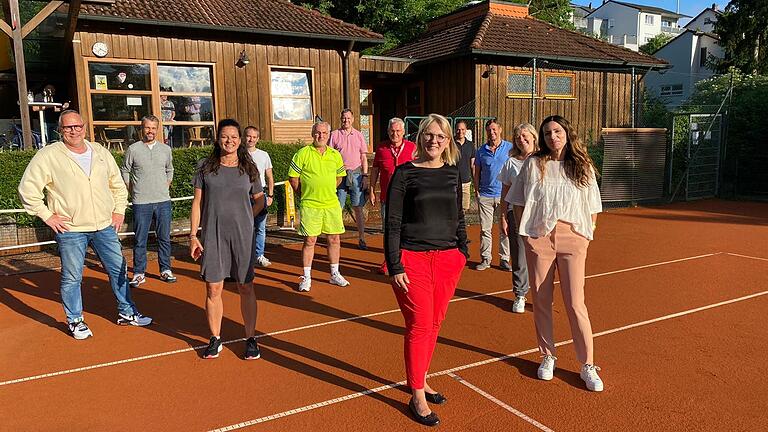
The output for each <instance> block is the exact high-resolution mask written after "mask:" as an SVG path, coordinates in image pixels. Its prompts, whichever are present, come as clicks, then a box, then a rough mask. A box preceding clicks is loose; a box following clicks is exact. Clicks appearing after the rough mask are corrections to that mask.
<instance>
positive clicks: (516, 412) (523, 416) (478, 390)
mask: <svg viewBox="0 0 768 432" xmlns="http://www.w3.org/2000/svg"><path fill="white" fill-rule="evenodd" d="M448 376H449V377H451V378H453V379H455V380H456V381H458V382H460V383H462V384H464V385H465V386H467V387H469V388H470V389H472V390H474V391H475V392H476V393H477V394H479V395H480V396H482V397H484V398H486V399H488V400H489V401H491V402H493V403H495V404H496V405H498V406H500V407H502V408H504V409H505V410H507V411H509V412H511V413H512V414H514V415H516V416H518V417H520V418H521V419H523V420H525V421H527V422H528V423H530V424H532V425H534V426H536V427H537V428H538V429H539V430H543V431H545V432H555V431H553V430H552V429H550V428H548V427H546V426H544V425H543V424H541V422H538V421H536V419H533V418H531V417H529V416H528V415H526V414H525V413H523V412H522V411H519V410H517V409H515V408H513V407H511V406H509V405H507V404H506V403H504V402H503V401H501V400H499V399H497V398H495V397H494V396H493V395H491V394H489V393H487V392H485V391H484V390H483V389H481V388H479V387H477V386H475V385H474V384H472V383H471V382H469V381H466V380H465V379H464V378H462V377H460V376H458V375H456V374H455V373H449V374H448Z"/></svg>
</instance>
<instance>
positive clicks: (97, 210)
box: [19, 110, 152, 339]
mask: <svg viewBox="0 0 768 432" xmlns="http://www.w3.org/2000/svg"><path fill="white" fill-rule="evenodd" d="M59 130H60V132H61V136H62V141H57V142H55V143H53V144H51V145H49V146H46V147H44V148H42V149H41V150H39V151H38V152H37V154H35V156H34V157H33V158H32V160H31V161H30V163H29V165H28V166H27V169H26V170H25V171H24V176H23V177H22V178H21V183H20V184H19V196H20V197H21V202H22V203H23V204H24V209H25V210H26V211H27V213H29V214H31V215H34V216H37V217H39V218H40V219H42V220H43V221H45V223H46V225H48V226H49V227H51V229H52V230H53V232H54V233H55V237H56V243H58V245H59V255H60V258H61V301H62V303H63V305H64V312H65V313H66V315H67V324H68V326H69V331H70V332H71V333H72V336H73V337H74V338H75V339H86V338H88V337H90V336H93V332H92V331H91V329H90V328H88V325H87V324H86V323H85V321H84V319H83V300H82V295H81V282H82V280H83V265H84V264H85V250H86V248H87V247H88V245H89V244H90V245H91V247H92V248H93V250H94V251H95V252H96V254H97V255H98V256H99V259H100V260H101V263H102V265H103V266H104V269H105V270H106V272H107V274H108V275H109V283H110V285H111V286H112V291H113V292H114V293H115V297H116V298H117V311H118V318H117V323H118V324H120V325H133V326H146V325H149V324H151V323H152V319H151V318H149V317H146V316H144V315H142V314H140V313H139V311H138V310H137V309H136V305H135V304H134V303H133V300H131V292H130V287H129V286H128V272H127V266H126V262H125V258H123V254H122V251H121V249H120V240H119V239H118V237H117V230H118V229H119V228H120V225H122V224H123V218H124V217H125V216H124V215H125V207H126V206H127V205H128V190H127V189H126V187H125V183H123V179H122V177H121V175H120V170H119V168H118V167H117V164H116V163H115V159H114V158H113V157H112V154H110V153H109V151H108V150H107V149H105V148H104V147H102V146H101V145H99V144H98V143H91V142H88V141H86V140H85V122H84V121H83V118H82V117H81V116H80V114H79V113H78V112H77V111H74V110H67V111H64V112H62V113H61V116H60V117H59ZM44 191H45V192H46V193H47V194H44Z"/></svg>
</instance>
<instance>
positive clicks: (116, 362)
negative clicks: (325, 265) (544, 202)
mask: <svg viewBox="0 0 768 432" xmlns="http://www.w3.org/2000/svg"><path fill="white" fill-rule="evenodd" d="M721 254H723V252H715V253H708V254H703V255H695V256H690V257H686V258H678V259H674V260H668V261H661V262H657V263H651V264H645V265H642V266H635V267H629V268H626V269H619V270H613V271H609V272H604V273H597V274H594V275H588V276H586V279H592V278H596V277H601V276H608V275H612V274H617V273H624V272H629V271H634V270H641V269H646V268H651V267H659V266H663V265H668V264H675V263H679V262H684V261H691V260H695V259H701V258H708V257H712V256H716V255H721ZM556 283H559V282H556ZM512 291H513V290H512V289H506V290H501V291H495V292H490V293H483V294H475V295H471V296H468V297H457V298H453V299H451V300H450V301H449V303H456V302H460V301H465V300H473V299H476V298H480V297H491V296H495V295H498V294H505V293H509V292H512ZM395 312H400V309H390V310H386V311H380V312H373V313H369V314H365V315H355V316H351V317H348V318H340V319H336V320H331V321H323V322H319V323H315V324H307V325H304V326H299V327H293V328H288V329H283V330H276V331H272V332H269V333H262V334H259V335H256V338H257V339H260V338H264V337H270V336H277V335H281V334H286V333H293V332H297V331H302V330H309V329H313V328H318V327H324V326H328V325H332V324H341V323H346V322H352V321H358V320H362V319H366V318H372V317H376V316H381V315H387V314H391V313H395ZM245 340H246V338H244V337H241V338H237V339H232V340H227V341H224V342H222V344H223V345H228V344H233V343H238V342H243V341H245ZM207 347H208V345H198V346H193V347H187V348H179V349H176V350H171V351H164V352H160V353H155V354H147V355H143V356H138V357H131V358H127V359H121V360H114V361H110V362H104V363H98V364H95V365H89V366H81V367H77V368H71V369H65V370H61V371H56V372H49V373H43V374H37V375H30V376H26V377H21V378H14V379H10V380H6V381H2V382H0V387H3V386H7V385H11V384H19V383H23V382H28V381H36V380H41V379H45V378H53V377H57V376H62V375H71V374H74V373H78V372H87V371H89V370H94V369H101V368H105V367H111V366H118V365H122V364H127V363H134V362H138V361H144V360H151V359H155V358H160V357H167V356H171V355H175V354H182V353H188V352H193V351H199V350H202V349H205V348H207Z"/></svg>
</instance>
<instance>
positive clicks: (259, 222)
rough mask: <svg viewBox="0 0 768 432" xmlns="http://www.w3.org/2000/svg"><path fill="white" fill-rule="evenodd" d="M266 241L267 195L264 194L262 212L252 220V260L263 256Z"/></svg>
mask: <svg viewBox="0 0 768 432" xmlns="http://www.w3.org/2000/svg"><path fill="white" fill-rule="evenodd" d="M266 240H267V194H266V192H265V193H264V210H262V212H261V213H259V215H258V216H256V217H254V218H253V254H252V257H253V258H258V257H260V256H262V255H264V242H265V241H266Z"/></svg>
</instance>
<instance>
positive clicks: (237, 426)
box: [211, 291, 768, 432]
mask: <svg viewBox="0 0 768 432" xmlns="http://www.w3.org/2000/svg"><path fill="white" fill-rule="evenodd" d="M766 294H768V291H761V292H759V293H755V294H750V295H746V296H743V297H738V298H735V299H731V300H725V301H721V302H718V303H714V304H710V305H707V306H701V307H697V308H694V309H688V310H685V311H682V312H677V313H673V314H669V315H664V316H661V317H658V318H653V319H650V320H646V321H640V322H637V323H634V324H628V325H625V326H622V327H616V328H613V329H609V330H604V331H601V332H599V333H595V334H594V335H593V337H599V336H605V335H609V334H612V333H617V332H620V331H624V330H629V329H633V328H637V327H642V326H645V325H649V324H653V323H657V322H660V321H665V320H668V319H672V318H678V317H681V316H684V315H690V314H693V313H696V312H701V311H705V310H708V309H714V308H716V307H720V306H725V305H729V304H732V303H737V302H741V301H745V300H750V299H753V298H755V297H760V296H764V295H766ZM570 343H573V339H570V340H567V341H561V342H558V343H556V344H555V346H558V347H559V346H563V345H568V344H570ZM538 351H539V349H538V348H531V349H529V350H525V351H519V352H516V353H513V354H507V355H504V356H501V357H494V358H489V359H487V360H482V361H479V362H475V363H470V364H466V365H463V366H457V367H454V368H451V369H446V370H443V371H440V372H434V373H431V374H429V375H427V378H434V377H436V376H441V375H449V376H450V375H451V374H454V373H455V372H459V371H462V370H466V369H470V368H475V367H478V366H484V365H487V364H491V363H496V362H499V361H504V360H507V359H510V358H514V357H520V356H523V355H527V354H533V353H536V352H538ZM403 385H405V381H400V382H398V383H392V384H388V385H384V386H381V387H377V388H375V389H368V390H365V391H362V392H357V393H351V394H348V395H345V396H341V397H338V398H335V399H329V400H326V401H323V402H317V403H314V404H311V405H307V406H304V407H301V408H294V409H292V410H288V411H283V412H280V413H277V414H272V415H269V416H265V417H259V418H257V419H253V420H248V421H244V422H241V423H236V424H233V425H229V426H224V427H222V428H219V429H213V430H212V431H211V432H221V431H232V430H236V429H241V428H244V427H247V426H252V425H255V424H259V423H265V422H268V421H270V420H275V419H278V418H282V417H287V416H290V415H293V414H298V413H301V412H304V411H310V410H313V409H317V408H321V407H324V406H328V405H333V404H337V403H339V402H344V401H347V400H350V399H355V398H358V397H361V396H366V395H369V394H371V393H379V392H382V391H384V390H389V389H391V388H395V387H399V386H403Z"/></svg>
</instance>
